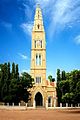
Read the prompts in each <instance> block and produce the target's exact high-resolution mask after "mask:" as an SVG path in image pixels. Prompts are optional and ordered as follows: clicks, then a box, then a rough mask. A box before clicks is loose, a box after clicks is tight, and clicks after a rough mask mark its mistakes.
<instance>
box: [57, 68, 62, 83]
mask: <svg viewBox="0 0 80 120" xmlns="http://www.w3.org/2000/svg"><path fill="white" fill-rule="evenodd" d="M60 80H61V76H60V69H57V82H59V81H60Z"/></svg>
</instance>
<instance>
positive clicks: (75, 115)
mask: <svg viewBox="0 0 80 120" xmlns="http://www.w3.org/2000/svg"><path fill="white" fill-rule="evenodd" d="M0 120H80V109H79V110H45V109H36V110H25V111H24V110H23V111H20V110H0Z"/></svg>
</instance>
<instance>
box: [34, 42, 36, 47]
mask: <svg viewBox="0 0 80 120" xmlns="http://www.w3.org/2000/svg"><path fill="white" fill-rule="evenodd" d="M34 46H35V48H36V40H35V41H34Z"/></svg>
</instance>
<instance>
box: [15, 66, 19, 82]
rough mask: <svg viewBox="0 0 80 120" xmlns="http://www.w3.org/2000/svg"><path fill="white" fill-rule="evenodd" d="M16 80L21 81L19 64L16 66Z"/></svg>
mask: <svg viewBox="0 0 80 120" xmlns="http://www.w3.org/2000/svg"><path fill="white" fill-rule="evenodd" d="M15 77H16V79H18V80H19V70H18V64H17V65H16V72H15Z"/></svg>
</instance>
